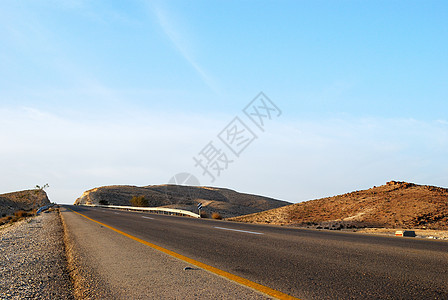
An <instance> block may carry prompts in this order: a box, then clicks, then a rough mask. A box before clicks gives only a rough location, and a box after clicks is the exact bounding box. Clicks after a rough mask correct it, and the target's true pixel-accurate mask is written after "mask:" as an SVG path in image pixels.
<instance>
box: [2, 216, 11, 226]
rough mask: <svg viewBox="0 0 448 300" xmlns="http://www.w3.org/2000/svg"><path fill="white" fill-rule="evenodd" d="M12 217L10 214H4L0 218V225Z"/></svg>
mask: <svg viewBox="0 0 448 300" xmlns="http://www.w3.org/2000/svg"><path fill="white" fill-rule="evenodd" d="M11 219H12V216H6V217H3V218H0V225H3V224H6V223H8V222H9V221H10V220H11Z"/></svg>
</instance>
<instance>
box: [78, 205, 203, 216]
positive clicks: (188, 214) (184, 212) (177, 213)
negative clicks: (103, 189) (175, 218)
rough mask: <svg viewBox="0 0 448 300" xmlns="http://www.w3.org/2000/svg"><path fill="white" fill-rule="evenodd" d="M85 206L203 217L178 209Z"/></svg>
mask: <svg viewBox="0 0 448 300" xmlns="http://www.w3.org/2000/svg"><path fill="white" fill-rule="evenodd" d="M83 205H84V206H92V207H105V208H114V209H124V210H135V211H153V212H163V213H165V212H166V213H170V214H175V215H181V216H190V217H193V218H200V217H201V216H200V215H198V214H195V213H194V212H191V211H188V210H183V209H176V208H166V207H136V206H118V205H100V204H98V205H97V204H83Z"/></svg>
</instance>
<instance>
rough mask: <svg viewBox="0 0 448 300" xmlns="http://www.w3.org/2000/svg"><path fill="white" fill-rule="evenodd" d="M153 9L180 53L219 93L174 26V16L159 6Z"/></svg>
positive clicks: (161, 25) (164, 30)
mask: <svg viewBox="0 0 448 300" xmlns="http://www.w3.org/2000/svg"><path fill="white" fill-rule="evenodd" d="M152 10H153V12H154V14H155V16H156V18H157V22H158V24H159V25H160V27H161V28H162V30H163V32H164V33H165V35H166V36H167V37H168V39H169V40H170V41H171V43H172V44H173V45H174V47H175V48H176V50H177V51H178V52H179V53H180V55H181V56H182V57H183V58H184V59H185V60H186V61H187V62H188V63H189V64H190V65H191V66H192V67H193V68H194V69H195V71H196V72H197V73H198V74H199V76H200V77H201V78H202V80H203V81H204V82H205V84H206V85H207V86H208V87H209V88H210V89H211V90H213V91H214V92H215V93H218V90H219V88H218V86H217V84H216V82H215V81H214V80H213V78H212V77H211V76H210V75H209V74H208V73H207V72H206V71H205V70H204V69H203V68H202V67H201V66H200V65H199V63H198V62H197V61H196V60H195V59H194V58H193V55H192V53H191V52H190V51H189V49H188V47H187V45H186V44H187V43H186V42H185V39H184V37H183V36H182V35H181V34H180V32H179V30H177V28H176V27H175V26H174V22H173V21H172V18H170V17H168V15H167V13H166V12H165V11H164V10H162V9H161V8H160V7H158V6H155V5H154V6H153V7H152Z"/></svg>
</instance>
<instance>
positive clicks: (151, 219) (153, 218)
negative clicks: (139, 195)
mask: <svg viewBox="0 0 448 300" xmlns="http://www.w3.org/2000/svg"><path fill="white" fill-rule="evenodd" d="M142 218H145V219H150V220H154V218H151V217H145V216H142Z"/></svg>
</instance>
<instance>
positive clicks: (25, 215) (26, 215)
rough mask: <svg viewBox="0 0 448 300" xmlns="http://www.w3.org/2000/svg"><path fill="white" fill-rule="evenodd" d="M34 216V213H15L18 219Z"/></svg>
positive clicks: (22, 211) (20, 211) (21, 211)
mask: <svg viewBox="0 0 448 300" xmlns="http://www.w3.org/2000/svg"><path fill="white" fill-rule="evenodd" d="M32 214H33V213H32V212H28V211H24V210H19V211H16V212H15V213H14V216H16V217H17V218H26V217H29V216H32Z"/></svg>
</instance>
